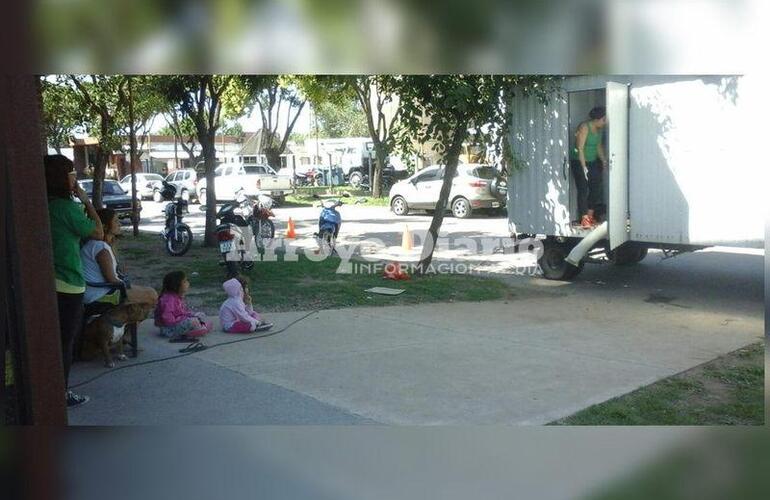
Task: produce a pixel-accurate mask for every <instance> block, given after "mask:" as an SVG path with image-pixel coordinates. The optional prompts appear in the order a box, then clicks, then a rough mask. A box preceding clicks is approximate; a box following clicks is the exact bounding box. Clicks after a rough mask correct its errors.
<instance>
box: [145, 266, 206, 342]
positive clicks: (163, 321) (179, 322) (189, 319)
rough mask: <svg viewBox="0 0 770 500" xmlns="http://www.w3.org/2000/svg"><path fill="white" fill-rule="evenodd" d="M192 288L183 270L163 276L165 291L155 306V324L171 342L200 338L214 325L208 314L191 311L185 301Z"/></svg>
mask: <svg viewBox="0 0 770 500" xmlns="http://www.w3.org/2000/svg"><path fill="white" fill-rule="evenodd" d="M189 288H190V282H189V281H187V276H185V274H184V272H183V271H173V272H170V273H168V274H167V275H166V276H164V277H163V291H162V292H161V294H160V297H159V298H158V305H157V307H156V308H155V326H158V327H160V334H161V335H162V336H163V337H168V338H169V341H170V342H185V341H194V340H199V339H200V338H201V337H203V336H204V335H206V334H207V333H209V332H210V331H211V330H212V328H213V325H212V324H211V322H210V321H206V315H205V314H203V313H196V312H193V311H191V310H190V309H189V308H188V307H187V304H185V302H184V296H185V294H186V293H187V290H188V289H189Z"/></svg>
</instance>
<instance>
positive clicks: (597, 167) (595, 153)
mask: <svg viewBox="0 0 770 500" xmlns="http://www.w3.org/2000/svg"><path fill="white" fill-rule="evenodd" d="M588 118H589V119H588V121H585V122H583V123H581V124H580V125H578V128H577V131H576V132H575V147H574V148H573V149H572V153H571V155H570V169H571V170H572V176H573V178H574V179H575V186H576V187H577V201H578V212H579V214H580V220H579V221H577V222H576V223H577V224H580V226H581V227H583V228H586V229H588V228H591V227H593V226H595V225H596V223H597V220H596V217H597V212H601V211H602V210H603V208H604V183H603V182H602V172H603V171H604V167H605V165H606V164H607V159H606V157H605V155H604V146H603V145H602V129H604V127H605V126H606V125H607V112H606V109H605V108H604V106H598V107H595V108H593V109H592V110H591V111H590V112H589V113H588Z"/></svg>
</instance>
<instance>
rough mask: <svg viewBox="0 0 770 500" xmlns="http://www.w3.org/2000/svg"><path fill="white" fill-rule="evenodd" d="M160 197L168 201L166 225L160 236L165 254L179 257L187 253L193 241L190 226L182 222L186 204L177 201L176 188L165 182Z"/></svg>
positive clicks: (184, 201) (183, 201)
mask: <svg viewBox="0 0 770 500" xmlns="http://www.w3.org/2000/svg"><path fill="white" fill-rule="evenodd" d="M161 196H162V197H163V199H164V200H166V201H169V204H168V205H166V207H165V208H164V213H165V215H166V225H165V227H164V228H163V231H161V233H160V235H161V237H162V238H163V240H164V241H165V243H166V244H165V247H166V252H168V254H169V255H171V256H174V257H179V256H181V255H184V254H185V253H187V251H188V250H189V249H190V246H192V241H193V234H192V230H190V226H188V225H187V224H185V223H184V222H182V219H183V217H184V214H186V213H187V207H188V203H187V201H186V200H183V199H177V198H176V187H175V186H174V185H173V184H169V183H168V182H166V181H163V189H162V190H161Z"/></svg>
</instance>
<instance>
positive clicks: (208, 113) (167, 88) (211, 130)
mask: <svg viewBox="0 0 770 500" xmlns="http://www.w3.org/2000/svg"><path fill="white" fill-rule="evenodd" d="M158 78H159V80H158V89H159V90H160V92H161V94H162V95H163V96H164V98H165V101H166V104H167V105H168V106H173V107H174V109H176V110H178V111H179V113H180V115H181V116H182V117H188V118H189V119H190V120H191V121H192V123H193V125H194V126H195V133H196V138H197V140H198V142H199V143H200V145H201V149H202V150H203V162H204V165H205V173H206V208H207V210H206V235H205V238H204V245H205V246H216V245H217V239H216V225H217V224H216V189H215V185H214V182H215V177H214V170H215V169H216V166H217V159H216V148H215V140H216V133H217V130H218V129H219V126H220V125H221V115H222V106H223V99H224V96H225V94H226V92H228V89H229V88H230V85H231V83H232V82H233V79H234V78H236V77H233V76H223V75H178V76H164V77H158Z"/></svg>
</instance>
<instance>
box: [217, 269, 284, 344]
mask: <svg viewBox="0 0 770 500" xmlns="http://www.w3.org/2000/svg"><path fill="white" fill-rule="evenodd" d="M222 288H224V290H225V293H227V300H225V302H224V303H223V304H222V307H220V308H219V320H220V322H221V323H222V329H223V330H224V331H226V332H228V333H250V332H256V331H257V330H267V329H269V328H270V327H272V326H273V324H272V323H267V322H265V321H263V320H262V317H261V316H260V315H259V314H258V313H257V312H256V311H255V310H254V309H253V308H252V307H251V296H250V295H249V282H248V281H246V279H245V278H240V279H239V278H232V279H229V280H227V281H225V282H224V283H223V284H222Z"/></svg>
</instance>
